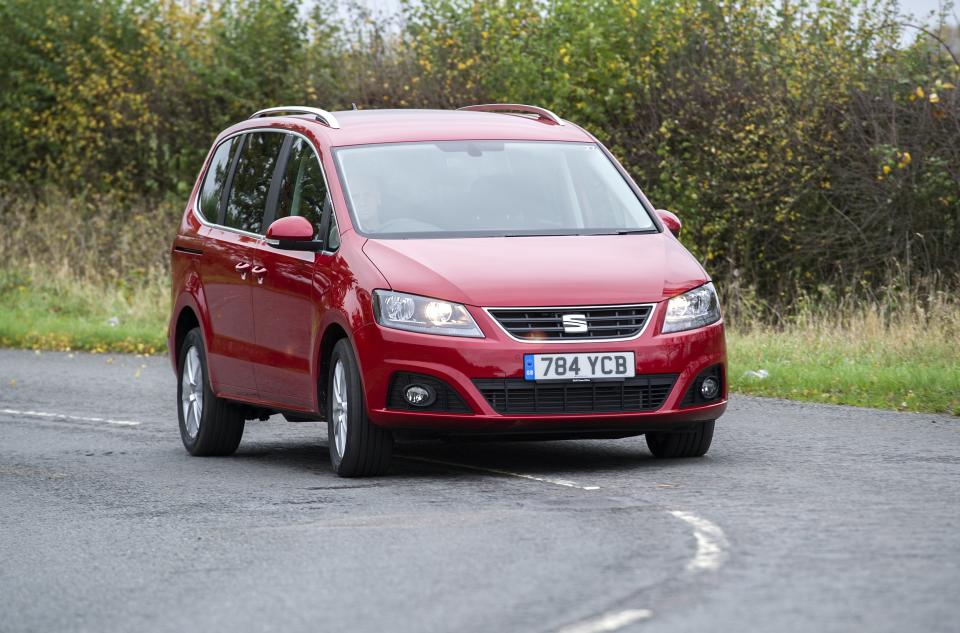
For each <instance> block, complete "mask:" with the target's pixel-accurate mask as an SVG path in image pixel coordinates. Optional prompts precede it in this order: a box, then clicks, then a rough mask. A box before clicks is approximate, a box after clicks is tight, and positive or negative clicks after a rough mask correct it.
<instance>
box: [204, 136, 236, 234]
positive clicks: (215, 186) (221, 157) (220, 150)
mask: <svg viewBox="0 0 960 633" xmlns="http://www.w3.org/2000/svg"><path fill="white" fill-rule="evenodd" d="M238 142H239V141H238V139H237V138H233V139H230V140H229V141H224V142H223V143H221V144H220V145H219V146H218V147H217V149H216V151H215V152H214V153H213V158H212V159H211V160H210V167H208V168H207V175H206V177H205V178H204V179H203V187H202V188H201V189H200V215H202V216H203V217H204V218H205V219H206V220H208V221H210V222H219V221H220V196H221V195H223V186H224V185H225V184H226V182H227V174H229V173H230V159H231V158H232V157H233V152H234V150H235V149H236V148H237V143H238Z"/></svg>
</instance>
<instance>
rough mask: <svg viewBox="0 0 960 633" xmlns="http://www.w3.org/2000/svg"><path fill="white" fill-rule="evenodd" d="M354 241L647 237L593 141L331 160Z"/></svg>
mask: <svg viewBox="0 0 960 633" xmlns="http://www.w3.org/2000/svg"><path fill="white" fill-rule="evenodd" d="M335 156H336V160H337V169H338V170H339V172H340V180H341V182H342V183H343V185H344V188H345V191H346V197H347V201H348V204H349V206H350V213H351V215H352V216H353V222H354V227H355V228H356V229H357V230H358V231H359V232H360V233H361V234H363V235H366V236H369V237H380V238H391V237H392V238H402V237H456V236H470V237H483V236H505V235H510V236H514V235H516V236H525V235H575V234H603V233H620V232H645V231H650V232H654V231H656V226H655V225H654V223H653V220H651V218H650V214H649V213H647V211H646V209H645V208H644V206H643V204H642V203H641V202H640V199H639V198H638V197H637V195H636V194H635V193H634V191H633V189H632V188H631V187H630V185H629V184H627V181H626V180H624V178H623V176H622V175H621V174H620V171H619V170H618V169H617V168H616V166H615V165H614V164H613V163H612V162H611V160H610V159H609V158H608V157H607V155H606V153H605V152H604V151H603V150H602V149H601V148H600V147H599V146H598V145H596V144H593V143H557V142H543V141H541V142H523V141H443V142H419V143H397V144H383V145H361V146H354V147H343V148H340V149H337V150H336V152H335Z"/></svg>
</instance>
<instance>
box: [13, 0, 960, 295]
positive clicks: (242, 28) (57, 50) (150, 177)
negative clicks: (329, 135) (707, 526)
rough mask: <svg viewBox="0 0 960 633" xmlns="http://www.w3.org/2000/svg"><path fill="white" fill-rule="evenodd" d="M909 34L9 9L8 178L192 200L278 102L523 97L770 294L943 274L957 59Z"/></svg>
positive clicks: (606, 22) (323, 13)
mask: <svg viewBox="0 0 960 633" xmlns="http://www.w3.org/2000/svg"><path fill="white" fill-rule="evenodd" d="M901 31H902V27H901V26H900V25H899V24H898V19H897V17H896V6H895V4H894V3H893V2H892V1H891V0H787V1H784V2H772V1H770V0H738V1H730V0H720V1H710V0H510V1H506V0H475V1H471V0H420V1H418V2H410V3H407V4H405V5H404V10H403V13H402V16H401V17H400V18H399V19H389V18H388V19H384V18H382V17H378V16H376V15H372V14H371V13H370V12H368V11H365V10H363V9H361V8H359V7H357V6H351V5H344V6H340V5H339V4H338V3H337V2H335V1H334V0H324V1H323V2H318V3H315V4H312V5H311V6H310V7H308V8H304V7H302V6H300V4H299V3H297V2H294V1H292V0H223V1H214V0H194V1H192V2H182V1H177V0H162V1H160V2H147V1H145V0H57V1H54V0H0V181H4V182H6V183H8V184H15V185H17V186H29V187H40V186H46V185H53V186H55V187H57V188H61V189H66V190H67V191H69V192H72V193H74V194H82V193H84V192H90V191H101V192H102V191H111V192H114V193H116V192H121V193H123V192H125V193H128V194H129V195H130V196H131V197H140V196H143V195H152V196H165V195H170V194H176V195H179V196H182V195H183V193H184V192H185V191H186V190H187V189H188V188H189V187H190V186H191V185H192V183H193V179H194V178H195V176H196V170H197V168H198V167H199V165H200V162H201V160H202V158H203V155H204V154H205V152H206V151H207V149H208V147H209V144H210V142H211V140H212V138H213V136H214V135H215V134H216V133H217V132H218V131H219V130H221V129H222V128H224V127H225V126H227V125H228V124H230V123H231V122H233V121H236V120H239V119H242V118H245V117H246V116H249V114H250V113H251V112H253V111H254V110H256V109H258V108H261V107H265V106H269V105H276V104H284V103H304V104H310V105H320V106H323V107H327V108H328V109H335V108H342V107H349V106H350V104H351V103H356V104H357V105H358V106H360V107H363V108H375V107H442V108H451V107H457V106H461V105H465V104H467V103H476V102H487V101H511V102H527V103H536V104H539V105H543V106H545V107H548V108H550V109H552V110H554V111H557V112H559V113H561V114H562V115H563V116H564V117H566V118H568V119H570V120H572V121H574V122H576V123H578V124H580V125H582V126H584V127H585V128H586V129H588V130H589V131H591V132H592V133H594V134H595V135H596V136H597V137H598V138H599V139H600V140H601V141H603V142H604V143H607V144H608V145H609V146H610V147H611V148H612V149H613V151H614V153H615V154H617V155H618V157H620V159H621V160H622V161H623V163H624V165H625V166H626V167H627V169H628V170H630V171H631V172H632V173H633V174H634V176H635V178H636V179H637V180H638V181H639V182H640V184H641V186H643V187H644V188H645V189H646V191H647V193H648V195H649V196H650V198H651V199H652V200H654V202H655V203H656V204H657V205H658V206H661V207H666V208H671V209H673V210H675V211H677V212H678V213H679V214H680V215H681V217H682V219H683V220H684V223H685V235H684V239H685V241H686V242H687V244H688V245H689V246H690V247H691V248H692V249H693V251H694V252H695V253H696V254H697V255H698V257H700V258H701V259H702V260H703V261H704V263H705V264H706V266H707V267H708V268H709V269H710V270H711V271H713V272H716V273H718V274H719V275H720V277H721V279H724V280H726V281H728V282H730V283H732V282H733V281H734V280H737V283H743V284H745V285H749V286H755V287H756V288H757V289H758V291H759V293H760V294H761V296H763V297H766V298H771V299H776V298H778V297H781V296H783V295H784V293H789V292H790V291H791V290H792V289H794V288H796V287H797V285H798V284H799V285H805V286H809V287H813V286H815V285H816V284H819V283H822V282H825V281H832V280H836V279H837V278H843V279H844V280H845V281H847V282H849V281H851V280H855V281H857V282H862V283H865V284H867V285H869V284H871V283H874V280H875V279H877V278H879V277H882V276H884V272H885V271H884V269H885V267H886V266H888V265H889V263H890V262H891V261H894V260H896V261H898V262H899V263H900V264H901V265H903V266H905V267H907V268H908V269H909V270H916V271H918V272H920V273H924V274H929V273H932V272H934V271H937V270H941V271H945V272H949V271H952V270H955V269H956V264H955V263H954V260H955V254H956V252H957V247H956V244H957V241H958V238H960V106H958V96H957V89H956V87H955V86H956V84H957V83H960V82H958V75H960V67H958V66H957V65H956V60H955V59H954V57H952V55H951V53H950V51H948V50H947V49H946V48H945V47H944V46H942V45H941V44H939V43H938V42H935V41H933V40H931V38H930V37H927V36H926V35H924V34H922V33H921V34H919V36H918V40H917V41H916V43H914V44H912V45H902V44H901Z"/></svg>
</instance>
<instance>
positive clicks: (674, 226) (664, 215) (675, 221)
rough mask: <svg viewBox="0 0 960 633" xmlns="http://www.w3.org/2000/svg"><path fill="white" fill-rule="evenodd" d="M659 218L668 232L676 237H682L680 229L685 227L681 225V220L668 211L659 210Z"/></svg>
mask: <svg viewBox="0 0 960 633" xmlns="http://www.w3.org/2000/svg"><path fill="white" fill-rule="evenodd" d="M657 217H658V218H660V221H661V222H663V225H664V226H665V227H667V230H668V231H670V232H671V233H673V235H674V237H680V227H681V226H683V225H682V224H681V223H680V218H678V217H677V216H676V215H674V214H673V213H670V212H669V211H667V210H666V209H657Z"/></svg>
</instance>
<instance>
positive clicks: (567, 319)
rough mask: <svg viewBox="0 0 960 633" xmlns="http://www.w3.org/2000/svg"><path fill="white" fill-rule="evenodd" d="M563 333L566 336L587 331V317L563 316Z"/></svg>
mask: <svg viewBox="0 0 960 633" xmlns="http://www.w3.org/2000/svg"><path fill="white" fill-rule="evenodd" d="M563 331H564V332H566V333H567V334H578V333H582V332H586V331H587V315H585V314H564V315H563Z"/></svg>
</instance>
